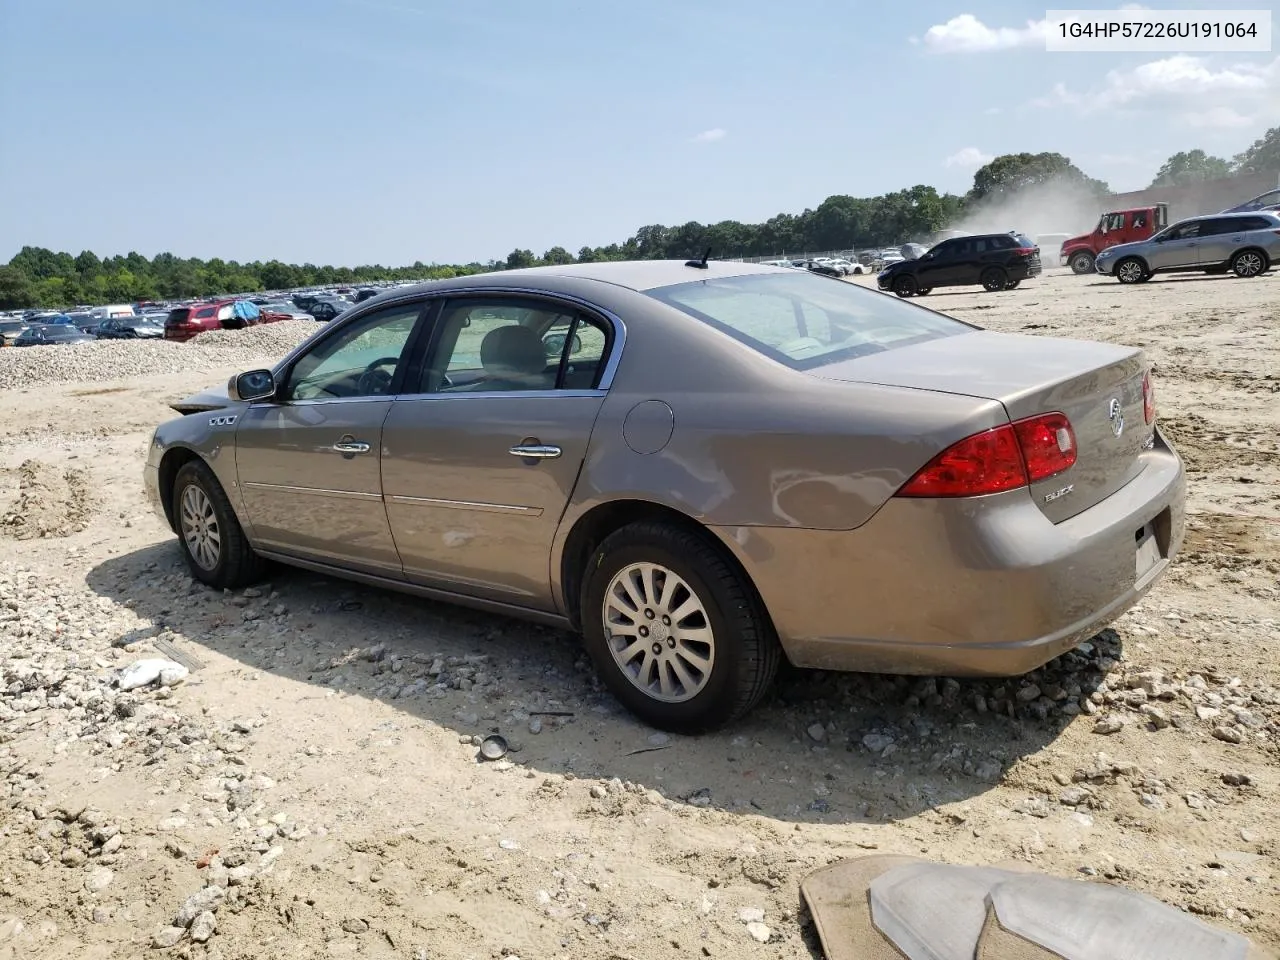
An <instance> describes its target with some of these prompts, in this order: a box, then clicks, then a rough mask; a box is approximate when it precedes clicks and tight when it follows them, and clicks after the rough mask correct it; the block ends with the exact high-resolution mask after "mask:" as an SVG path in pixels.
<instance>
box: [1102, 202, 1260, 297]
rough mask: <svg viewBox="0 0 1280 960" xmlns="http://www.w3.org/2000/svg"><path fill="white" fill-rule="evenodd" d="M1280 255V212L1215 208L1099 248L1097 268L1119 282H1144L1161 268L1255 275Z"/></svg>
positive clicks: (1171, 271)
mask: <svg viewBox="0 0 1280 960" xmlns="http://www.w3.org/2000/svg"><path fill="white" fill-rule="evenodd" d="M1277 259H1280V216H1277V215H1276V214H1274V213H1268V212H1257V213H1216V214H1213V215H1211V216H1207V217H1191V218H1189V219H1187V220H1179V221H1178V222H1177V223H1175V224H1173V225H1172V226H1169V227H1166V228H1165V229H1163V230H1161V231H1160V232H1159V233H1157V234H1156V235H1155V236H1153V237H1149V238H1148V239H1146V240H1139V241H1137V242H1135V243H1121V244H1117V245H1116V246H1114V247H1108V248H1107V249H1106V250H1103V251H1102V252H1101V253H1100V254H1098V259H1097V264H1096V269H1097V271H1098V272H1099V273H1102V274H1106V275H1108V276H1114V277H1115V278H1116V279H1117V280H1119V281H1120V282H1121V283H1145V282H1146V281H1148V280H1150V279H1151V278H1152V277H1153V276H1155V275H1156V274H1157V273H1186V272H1191V271H1200V272H1203V273H1226V272H1227V271H1230V272H1232V273H1234V274H1235V275H1236V276H1237V277H1257V276H1260V275H1261V274H1263V273H1266V272H1267V270H1269V269H1270V268H1271V265H1272V264H1273V263H1275V262H1276V260H1277Z"/></svg>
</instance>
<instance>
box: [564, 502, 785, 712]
mask: <svg viewBox="0 0 1280 960" xmlns="http://www.w3.org/2000/svg"><path fill="white" fill-rule="evenodd" d="M664 618H665V619H664ZM581 620H582V634H583V640H584V643H585V645H586V648H587V652H588V653H589V654H590V656H591V659H592V660H593V661H594V663H595V665H596V669H597V671H599V673H600V677H601V679H602V680H603V681H604V684H605V686H607V687H608V688H609V690H610V692H612V693H613V695H614V696H615V697H617V699H618V700H619V701H621V703H622V704H623V705H624V706H626V707H627V709H628V710H630V711H631V712H632V713H633V714H635V715H636V716H637V717H639V718H640V719H641V720H643V721H644V722H645V723H648V724H650V725H651V726H654V727H658V728H660V729H663V730H670V731H673V732H679V733H699V732H703V731H706V730H711V729H715V728H716V727H720V726H723V725H725V724H727V723H730V722H732V721H734V720H736V719H738V718H739V717H741V716H743V715H744V714H746V713H747V712H748V711H749V710H751V708H752V707H754V706H755V705H756V704H757V703H759V702H760V700H761V698H762V697H763V696H764V695H765V693H766V692H767V691H768V689H769V686H770V685H771V684H772V683H773V679H774V676H775V675H776V674H777V671H778V665H779V663H780V662H781V659H782V648H781V646H780V645H779V644H778V639H777V636H776V634H775V633H774V630H773V625H772V623H771V622H770V620H769V617H768V614H767V613H766V612H765V610H764V607H763V605H762V604H761V602H760V600H759V598H758V597H757V596H756V593H755V590H754V589H753V588H752V586H751V584H750V583H749V582H747V581H746V579H745V578H744V576H743V575H742V574H741V573H739V572H738V571H737V570H736V569H735V568H734V567H733V566H731V565H730V563H729V562H728V561H727V559H726V558H725V556H724V553H723V551H722V549H721V548H720V547H718V546H717V545H715V544H713V543H712V542H711V541H710V540H709V539H708V538H707V537H705V536H702V535H699V534H697V533H694V532H691V531H688V530H684V529H681V528H679V527H674V526H670V525H668V524H665V523H661V522H655V521H641V522H638V523H632V524H628V525H627V526H625V527H623V528H622V529H620V530H617V531H615V532H614V533H612V534H611V535H609V536H608V537H606V538H605V540H604V542H603V543H601V544H600V546H598V547H597V548H596V549H595V551H593V552H592V554H591V558H590V560H589V562H588V564H587V570H586V576H585V579H584V583H583V586H582V596H581Z"/></svg>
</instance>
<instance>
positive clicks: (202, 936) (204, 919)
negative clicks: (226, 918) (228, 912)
mask: <svg viewBox="0 0 1280 960" xmlns="http://www.w3.org/2000/svg"><path fill="white" fill-rule="evenodd" d="M217 929H218V918H217V917H215V916H214V915H213V913H212V911H209V910H206V911H205V912H204V913H202V914H200V916H198V917H196V918H195V919H194V920H192V921H191V939H192V940H193V941H195V942H196V943H205V942H207V941H208V939H209V938H210V937H212V936H213V932H214V931H215V930H217Z"/></svg>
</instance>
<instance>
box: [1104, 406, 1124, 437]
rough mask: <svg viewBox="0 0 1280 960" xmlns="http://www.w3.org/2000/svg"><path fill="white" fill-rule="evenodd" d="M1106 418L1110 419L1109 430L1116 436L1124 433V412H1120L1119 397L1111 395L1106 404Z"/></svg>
mask: <svg viewBox="0 0 1280 960" xmlns="http://www.w3.org/2000/svg"><path fill="white" fill-rule="evenodd" d="M1107 419H1108V420H1110V421H1111V432H1112V433H1114V434H1115V435H1116V436H1117V437H1118V436H1120V434H1122V433H1124V414H1123V413H1121V412H1120V398H1119V397H1112V398H1111V402H1110V403H1109V404H1107Z"/></svg>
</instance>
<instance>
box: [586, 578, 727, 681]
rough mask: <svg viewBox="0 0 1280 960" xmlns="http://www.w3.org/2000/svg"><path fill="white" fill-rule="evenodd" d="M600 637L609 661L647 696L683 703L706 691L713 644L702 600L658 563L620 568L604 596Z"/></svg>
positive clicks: (713, 637)
mask: <svg viewBox="0 0 1280 960" xmlns="http://www.w3.org/2000/svg"><path fill="white" fill-rule="evenodd" d="M603 606H604V609H603V610H602V616H603V618H604V634H605V638H606V639H607V641H608V644H609V652H610V653H611V654H612V655H613V661H614V663H615V664H616V666H617V667H618V669H619V670H620V671H621V672H622V675H623V676H625V677H626V678H627V679H628V680H629V681H631V683H632V684H633V685H634V686H635V687H636V688H638V689H639V690H640V691H641V692H642V693H644V694H645V695H646V696H648V697H651V698H652V699H654V700H659V701H661V702H663V703H684V702H685V701H688V700H691V699H693V698H694V697H696V696H697V695H698V694H699V693H701V692H702V690H703V689H704V688H705V687H706V685H707V682H708V681H709V680H710V679H711V672H712V669H713V668H714V667H715V658H716V644H715V635H714V633H713V632H712V628H711V619H710V617H709V616H708V615H707V610H706V607H705V606H704V604H703V602H702V600H701V599H700V598H699V597H698V595H697V594H696V593H694V591H693V589H692V588H691V587H690V586H689V584H687V583H686V582H685V581H684V580H683V579H681V577H680V576H679V575H678V574H676V573H675V572H674V571H672V570H670V569H668V568H667V567H664V566H662V565H661V564H656V563H633V564H630V565H628V566H626V567H623V568H622V569H621V570H619V571H618V573H617V574H616V575H615V576H614V578H613V579H612V580H611V581H610V582H609V586H608V589H606V590H605V595H604V605H603Z"/></svg>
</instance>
